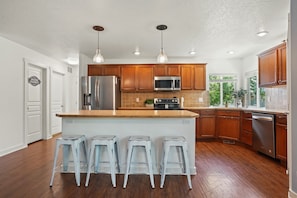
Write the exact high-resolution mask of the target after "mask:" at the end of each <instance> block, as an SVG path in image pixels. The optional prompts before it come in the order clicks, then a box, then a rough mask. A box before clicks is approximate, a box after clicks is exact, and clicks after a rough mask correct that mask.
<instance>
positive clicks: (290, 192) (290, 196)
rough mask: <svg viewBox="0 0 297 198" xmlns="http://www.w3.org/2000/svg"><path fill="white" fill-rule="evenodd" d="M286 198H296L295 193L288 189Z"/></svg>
mask: <svg viewBox="0 0 297 198" xmlns="http://www.w3.org/2000/svg"><path fill="white" fill-rule="evenodd" d="M288 197H289V198H297V193H296V192H293V191H292V190H291V189H289V192H288Z"/></svg>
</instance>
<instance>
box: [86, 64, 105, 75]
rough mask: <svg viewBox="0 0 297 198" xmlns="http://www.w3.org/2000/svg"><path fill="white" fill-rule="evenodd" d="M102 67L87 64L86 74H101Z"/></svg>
mask: <svg viewBox="0 0 297 198" xmlns="http://www.w3.org/2000/svg"><path fill="white" fill-rule="evenodd" d="M102 75H103V67H102V66H98V65H88V76H102Z"/></svg>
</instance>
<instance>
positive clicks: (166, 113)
mask: <svg viewBox="0 0 297 198" xmlns="http://www.w3.org/2000/svg"><path fill="white" fill-rule="evenodd" d="M56 116H58V117H86V118H87V117H93V118H94V117H102V118H104V117H105V118H106V117H109V118H110V117H115V118H116V117H122V118H194V117H199V114H197V113H193V112H191V111H187V110H80V111H76V112H66V113H58V114H56Z"/></svg>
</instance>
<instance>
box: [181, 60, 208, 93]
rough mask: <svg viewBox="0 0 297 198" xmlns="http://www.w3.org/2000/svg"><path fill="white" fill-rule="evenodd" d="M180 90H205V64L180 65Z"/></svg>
mask: <svg viewBox="0 0 297 198" xmlns="http://www.w3.org/2000/svg"><path fill="white" fill-rule="evenodd" d="M180 67H181V80H182V84H181V88H182V90H193V89H195V90H205V89H206V71H205V64H193V65H181V66H180Z"/></svg>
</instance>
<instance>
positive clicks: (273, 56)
mask: <svg viewBox="0 0 297 198" xmlns="http://www.w3.org/2000/svg"><path fill="white" fill-rule="evenodd" d="M258 64H259V65H258V70H259V87H271V86H276V85H285V84H286V75H287V74H286V43H283V44H281V45H278V46H276V47H274V48H272V49H269V50H267V51H265V52H263V53H261V54H259V55H258Z"/></svg>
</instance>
